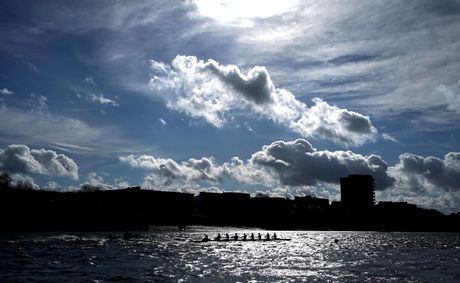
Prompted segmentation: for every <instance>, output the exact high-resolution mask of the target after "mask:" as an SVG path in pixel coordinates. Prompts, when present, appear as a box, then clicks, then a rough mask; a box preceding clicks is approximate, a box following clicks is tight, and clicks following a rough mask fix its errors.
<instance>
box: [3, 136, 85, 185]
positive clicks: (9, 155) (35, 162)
mask: <svg viewBox="0 0 460 283" xmlns="http://www.w3.org/2000/svg"><path fill="white" fill-rule="evenodd" d="M0 169H1V170H4V171H6V172H10V173H32V174H42V175H58V176H67V177H70V178H72V179H78V166H77V164H76V163H75V162H74V161H73V160H72V159H71V158H69V157H67V156H66V155H64V154H57V153H56V152H55V151H52V150H46V149H30V148H29V147H27V146H26V145H17V144H13V145H8V146H7V147H6V148H4V149H0Z"/></svg>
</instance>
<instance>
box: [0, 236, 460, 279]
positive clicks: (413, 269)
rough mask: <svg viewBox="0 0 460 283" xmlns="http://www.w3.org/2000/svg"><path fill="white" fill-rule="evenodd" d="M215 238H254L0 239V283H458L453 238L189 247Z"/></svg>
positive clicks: (459, 247) (459, 253) (459, 264)
mask: <svg viewBox="0 0 460 283" xmlns="http://www.w3.org/2000/svg"><path fill="white" fill-rule="evenodd" d="M217 232H223V233H226V232H228V233H232V234H233V233H235V232H238V233H240V234H241V233H250V232H256V230H255V229H253V230H244V229H235V228H207V227H192V228H191V229H190V230H188V231H186V232H179V231H177V230H173V229H169V230H168V228H165V229H156V230H153V231H149V232H146V233H144V234H142V235H141V237H139V238H137V239H132V240H129V241H127V240H122V239H108V236H109V234H112V235H120V234H116V233H34V234H25V235H20V234H0V282H29V281H30V282H35V281H37V282H114V281H119V282H145V281H156V282H289V281H292V282H300V281H308V282H311V281H319V282H353V281H356V282H392V281H394V282H401V281H403V282H460V234H444V233H433V234H430V233H378V232H303V231H277V234H278V236H281V237H283V238H292V240H291V241H289V242H230V243H225V242H221V243H219V242H208V243H194V242H191V241H190V240H192V239H201V237H202V236H203V234H204V233H207V234H209V235H210V236H211V235H215V234H216V233H217ZM271 233H273V231H271ZM336 239H337V240H338V241H335V240H336Z"/></svg>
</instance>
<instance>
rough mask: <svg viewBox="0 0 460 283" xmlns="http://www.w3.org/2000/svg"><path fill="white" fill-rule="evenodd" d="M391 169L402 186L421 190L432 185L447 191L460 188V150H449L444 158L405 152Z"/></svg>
mask: <svg viewBox="0 0 460 283" xmlns="http://www.w3.org/2000/svg"><path fill="white" fill-rule="evenodd" d="M390 169H391V174H392V175H394V176H395V177H396V178H397V179H398V180H399V182H400V184H399V186H401V187H408V188H409V189H413V190H419V189H421V188H424V187H427V185H432V186H436V187H437V188H440V189H443V190H447V191H459V190H460V152H449V153H447V154H446V155H445V156H444V159H440V158H437V157H433V156H428V157H423V156H419V155H415V154H411V153H404V154H401V155H400V156H399V163H398V164H396V165H395V166H394V167H392V168H390Z"/></svg>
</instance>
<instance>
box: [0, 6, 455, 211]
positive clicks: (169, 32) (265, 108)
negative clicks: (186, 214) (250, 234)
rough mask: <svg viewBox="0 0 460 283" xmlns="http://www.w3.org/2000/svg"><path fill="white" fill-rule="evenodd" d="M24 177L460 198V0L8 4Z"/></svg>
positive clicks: (11, 126) (0, 94)
mask: <svg viewBox="0 0 460 283" xmlns="http://www.w3.org/2000/svg"><path fill="white" fill-rule="evenodd" d="M0 19H1V25H0V170H1V171H4V172H7V173H9V174H10V175H12V176H13V179H14V181H15V182H16V183H20V182H22V183H24V184H29V185H30V186H33V187H36V188H39V187H40V188H51V189H56V190H76V189H78V188H80V187H81V186H82V185H84V184H87V185H88V184H89V185H92V186H95V187H100V188H105V189H111V188H118V187H125V186H128V185H141V186H142V187H144V188H151V189H163V190H177V191H188V192H194V193H196V192H199V191H202V190H208V191H219V190H237V191H247V192H250V193H256V192H263V193H266V194H269V195H275V196H288V197H289V196H293V195H305V194H308V195H314V196H318V197H327V198H329V199H339V187H338V181H339V177H340V176H343V175H347V174H362V173H365V174H372V175H374V177H375V179H376V188H377V200H394V201H409V202H412V203H416V204H418V205H420V206H422V207H429V208H436V209H440V210H442V211H444V212H453V211H460V153H459V151H460V148H459V147H460V144H459V142H458V137H459V135H460V127H459V126H458V125H459V121H460V115H459V113H460V76H459V73H460V72H459V71H460V61H459V60H458V58H460V2H458V1H442V2H438V1H391V2H382V3H375V1H328V2H317V1H294V0H292V1H291V0H289V1H282V3H281V2H280V1H272V2H270V1H177V2H174V1H135V2H128V1H97V2H94V1H74V2H69V1H24V2H23V1H2V2H1V3H0Z"/></svg>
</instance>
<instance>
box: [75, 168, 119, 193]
mask: <svg viewBox="0 0 460 283" xmlns="http://www.w3.org/2000/svg"><path fill="white" fill-rule="evenodd" d="M80 188H81V190H82V191H86V192H89V191H99V190H112V189H113V187H112V186H111V185H109V184H107V183H106V182H105V181H104V178H103V177H102V176H99V175H97V174H96V173H95V172H90V173H88V176H86V182H84V183H83V184H81V185H80Z"/></svg>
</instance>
